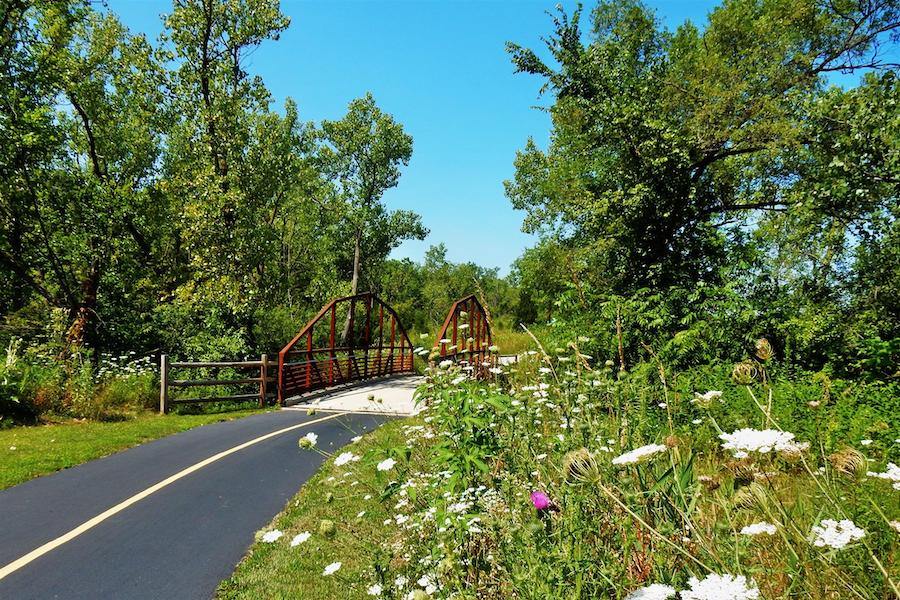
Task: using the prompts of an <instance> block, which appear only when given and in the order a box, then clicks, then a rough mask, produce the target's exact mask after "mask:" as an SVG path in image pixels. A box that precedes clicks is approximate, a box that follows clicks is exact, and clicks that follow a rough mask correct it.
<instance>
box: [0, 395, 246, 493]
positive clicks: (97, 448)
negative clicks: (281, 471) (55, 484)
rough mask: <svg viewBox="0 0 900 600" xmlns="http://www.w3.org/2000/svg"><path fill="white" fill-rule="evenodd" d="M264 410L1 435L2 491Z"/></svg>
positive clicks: (72, 423)
mask: <svg viewBox="0 0 900 600" xmlns="http://www.w3.org/2000/svg"><path fill="white" fill-rule="evenodd" d="M258 412H261V411H260V410H259V409H254V410H239V411H234V412H223V413H210V414H201V415H165V416H163V415H156V414H146V415H140V416H137V417H135V418H133V419H129V420H127V421H115V422H108V423H102V422H93V421H74V420H73V421H66V422H63V423H54V424H50V425H34V426H28V427H13V428H11V429H3V430H0V489H5V488H8V487H11V486H14V485H16V484H18V483H22V482H23V481H27V480H29V479H32V478H34V477H39V476H40V475H46V474H48V473H53V472H55V471H59V470H60V469H66V468H68V467H74V466H75V465H79V464H81V463H84V462H87V461H89V460H93V459H95V458H100V457H102V456H107V455H109V454H113V453H115V452H118V451H120V450H124V449H126V448H131V447H132V446H137V445H138V444H142V443H144V442H149V441H150V440H155V439H157V438H161V437H165V436H167V435H172V434H173V433H178V432H179V431H185V430H187V429H192V428H194V427H198V426H200V425H206V424H207V423H215V422H218V421H230V420H232V419H238V418H240V417H246V416H247V415H251V414H254V413H258Z"/></svg>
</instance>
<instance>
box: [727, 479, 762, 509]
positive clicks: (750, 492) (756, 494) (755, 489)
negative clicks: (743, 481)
mask: <svg viewBox="0 0 900 600" xmlns="http://www.w3.org/2000/svg"><path fill="white" fill-rule="evenodd" d="M765 498H766V490H765V488H764V487H762V486H761V485H760V484H759V483H756V482H753V483H751V484H750V485H745V486H743V487H741V489H739V490H738V491H736V492H735V493H734V496H732V497H731V502H732V504H733V505H734V506H735V507H736V508H754V507H756V506H762V505H764V504H765Z"/></svg>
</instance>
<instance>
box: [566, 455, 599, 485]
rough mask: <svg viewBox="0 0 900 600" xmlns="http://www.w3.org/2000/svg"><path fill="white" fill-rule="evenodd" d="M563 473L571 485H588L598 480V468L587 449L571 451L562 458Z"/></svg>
mask: <svg viewBox="0 0 900 600" xmlns="http://www.w3.org/2000/svg"><path fill="white" fill-rule="evenodd" d="M563 471H564V472H565V474H566V480H567V481H569V482H571V483H575V482H579V483H590V482H595V481H599V479H600V467H599V466H598V465H597V460H596V459H595V458H594V455H593V454H591V453H590V451H589V450H588V449H587V448H579V449H578V450H572V451H571V452H568V453H567V454H566V455H565V456H563Z"/></svg>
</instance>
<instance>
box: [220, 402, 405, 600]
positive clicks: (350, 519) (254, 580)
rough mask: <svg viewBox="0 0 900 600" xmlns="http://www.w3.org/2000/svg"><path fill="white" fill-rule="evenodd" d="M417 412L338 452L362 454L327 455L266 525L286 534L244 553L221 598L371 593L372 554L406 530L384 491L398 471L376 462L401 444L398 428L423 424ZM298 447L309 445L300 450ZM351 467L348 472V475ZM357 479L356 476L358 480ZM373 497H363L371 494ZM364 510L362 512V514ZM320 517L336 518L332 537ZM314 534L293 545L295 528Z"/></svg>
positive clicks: (329, 598) (327, 598)
mask: <svg viewBox="0 0 900 600" xmlns="http://www.w3.org/2000/svg"><path fill="white" fill-rule="evenodd" d="M420 422H421V420H420V419H415V418H413V419H402V420H396V421H391V422H389V423H385V424H384V425H382V426H380V427H379V428H378V429H376V430H375V431H373V432H372V433H370V434H368V435H366V436H364V437H363V438H362V440H360V441H359V442H356V443H351V444H348V445H347V446H345V447H343V448H341V449H340V450H338V451H336V452H335V457H336V456H338V455H339V454H341V453H342V452H353V454H355V455H358V456H361V457H362V458H361V460H359V461H357V462H350V463H348V464H345V465H342V466H336V465H335V464H334V460H333V459H332V460H329V461H328V462H326V463H325V464H324V465H323V466H322V468H321V469H319V472H318V473H316V475H315V476H313V478H312V479H310V480H309V481H307V482H306V483H305V484H304V485H303V487H302V488H301V489H300V491H299V492H298V493H297V495H296V496H294V497H293V498H292V499H291V500H290V501H289V502H288V504H287V506H286V507H285V509H284V511H283V512H282V513H281V514H279V515H278V516H276V517H275V519H273V521H272V522H271V523H270V524H269V526H268V527H267V528H266V529H265V530H264V531H271V530H274V529H278V530H280V531H282V532H283V533H284V535H283V536H282V537H281V538H280V539H278V540H277V541H275V542H271V543H267V542H263V541H261V540H260V537H261V536H260V535H259V534H257V541H256V543H255V544H254V545H253V546H252V547H251V548H250V550H249V551H248V552H247V555H246V556H245V557H244V559H243V560H242V561H241V562H240V564H239V565H238V566H237V569H236V570H235V572H234V574H233V575H232V576H231V578H229V579H226V580H225V581H223V582H222V583H221V584H220V585H219V590H218V594H217V596H216V597H217V598H218V599H219V600H225V599H227V600H233V599H250V598H254V599H257V598H258V599H271V598H285V599H287V598H303V600H334V599H335V598H340V599H341V600H345V599H347V600H353V599H364V598H370V596H368V595H367V594H366V590H367V589H368V587H369V586H370V585H371V584H372V581H373V573H372V565H373V562H374V558H375V553H376V552H380V551H381V550H380V548H381V546H382V543H383V542H384V541H385V540H390V539H393V538H396V537H398V536H399V535H400V533H401V530H400V529H399V528H398V527H397V526H396V525H394V524H393V522H392V523H391V524H389V525H385V524H384V521H385V519H389V518H392V517H393V516H394V514H395V513H396V511H393V510H392V507H393V505H394V504H395V503H396V502H397V500H398V497H397V496H396V495H394V496H392V497H391V498H388V499H387V500H386V501H385V502H384V503H382V501H381V499H380V495H381V491H382V490H383V489H384V488H385V486H386V485H387V483H388V482H390V481H392V480H395V479H397V478H398V477H399V475H398V474H397V472H396V471H393V472H388V473H379V472H378V470H377V469H376V465H377V463H378V462H379V461H381V460H383V459H385V458H386V457H387V451H386V449H388V448H396V447H401V448H402V447H403V446H404V445H405V438H404V436H403V433H402V432H401V431H400V428H401V427H403V426H407V425H412V424H419V423H420ZM298 452H309V450H300V449H299V448H298ZM348 474H349V475H348ZM354 482H358V483H356V484H354ZM367 495H371V498H370V499H368V500H366V499H365V498H366V496H367ZM363 511H365V514H364V515H363V516H361V517H359V516H357V515H359V513H361V512H363ZM323 520H328V521H331V522H333V523H334V526H335V532H334V537H332V538H329V537H327V536H326V535H325V534H323V533H322V532H320V524H321V522H322V521H323ZM307 531H308V532H309V533H311V534H312V535H311V536H310V538H309V539H308V540H307V541H305V542H303V543H301V544H298V545H297V546H294V547H292V546H291V545H290V543H291V540H292V539H293V538H294V537H295V536H296V535H298V534H300V533H303V532H307ZM335 562H340V563H341V568H340V570H338V571H337V572H336V573H334V574H333V575H328V576H325V575H323V571H324V569H325V567H326V566H327V565H329V564H331V563H335Z"/></svg>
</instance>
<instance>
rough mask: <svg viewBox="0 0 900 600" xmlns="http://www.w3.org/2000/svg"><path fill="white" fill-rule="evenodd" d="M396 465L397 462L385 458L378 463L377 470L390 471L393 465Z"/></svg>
mask: <svg viewBox="0 0 900 600" xmlns="http://www.w3.org/2000/svg"><path fill="white" fill-rule="evenodd" d="M396 464H397V461H396V460H394V459H393V458H386V459H384V460H383V461H381V462H380V463H378V470H379V471H390V470H391V469H393V468H394V465H396Z"/></svg>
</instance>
